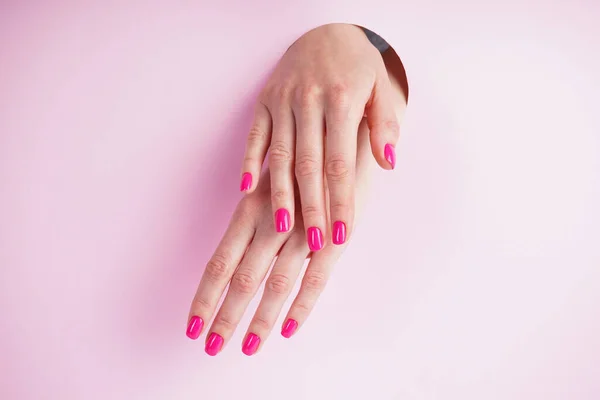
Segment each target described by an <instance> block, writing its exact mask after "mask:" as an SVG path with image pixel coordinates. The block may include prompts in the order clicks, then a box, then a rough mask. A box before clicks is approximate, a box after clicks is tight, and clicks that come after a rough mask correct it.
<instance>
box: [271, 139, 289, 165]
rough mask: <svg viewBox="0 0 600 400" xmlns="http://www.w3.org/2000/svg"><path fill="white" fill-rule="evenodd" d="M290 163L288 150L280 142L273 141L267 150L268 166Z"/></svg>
mask: <svg viewBox="0 0 600 400" xmlns="http://www.w3.org/2000/svg"><path fill="white" fill-rule="evenodd" d="M291 161H292V152H291V150H290V148H289V147H288V146H287V145H286V144H285V143H283V142H281V141H275V142H273V143H272V144H271V147H270V148H269V163H270V164H289V163H290V162H291Z"/></svg>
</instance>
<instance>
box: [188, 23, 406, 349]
mask: <svg viewBox="0 0 600 400" xmlns="http://www.w3.org/2000/svg"><path fill="white" fill-rule="evenodd" d="M404 105H405V99H404V95H403V93H402V91H401V90H400V87H399V84H398V81H397V80H396V79H395V78H394V77H393V76H388V72H387V70H386V65H385V63H384V59H383V58H382V56H381V54H380V53H379V52H378V50H377V49H376V48H375V47H374V46H373V45H372V44H371V43H370V42H369V41H368V39H367V38H366V36H365V34H364V33H363V32H362V30H361V29H360V28H358V27H356V26H353V25H346V24H332V25H326V26H323V27H320V28H317V29H315V30H313V31H310V32H308V33H307V34H305V35H304V36H302V37H301V38H300V39H299V40H298V41H297V42H296V43H294V44H293V45H292V46H291V47H290V49H288V51H287V52H286V54H285V55H284V57H283V58H282V60H281V61H280V63H279V65H278V66H277V68H276V70H275V72H274V73H273V75H272V76H271V78H270V80H269V82H268V83H267V85H266V87H265V88H264V90H263V91H262V93H261V95H260V96H259V99H258V102H257V105H256V111H255V117H254V122H253V125H252V128H251V130H250V133H249V136H248V142H247V147H246V154H245V157H244V163H243V170H242V182H241V187H240V189H241V190H242V191H244V192H246V196H245V197H244V198H243V199H242V200H241V201H240V203H239V205H238V207H237V209H236V211H235V213H234V215H233V217H232V220H231V223H230V225H229V227H228V229H227V231H226V233H225V235H224V237H223V239H222V240H221V242H220V244H219V246H218V248H217V250H216V251H215V253H214V254H213V256H212V257H211V259H210V261H209V262H208V264H207V266H206V269H205V272H204V274H203V276H202V279H201V282H200V284H199V286H198V290H197V292H196V295H195V297H194V300H193V302H192V306H191V310H190V314H189V318H188V328H187V335H188V337H190V338H191V339H197V338H198V337H199V336H200V334H201V333H202V331H203V327H204V324H205V321H209V320H210V319H211V318H212V316H213V315H214V313H215V311H216V308H217V305H218V303H219V300H220V299H221V297H222V295H223V293H224V291H225V289H226V287H227V285H229V290H228V292H227V295H226V297H225V299H224V301H223V303H222V305H221V307H220V309H219V310H218V312H217V314H216V316H215V318H214V321H213V324H212V326H211V328H210V329H209V330H208V332H209V334H208V335H207V340H206V347H205V350H206V352H207V353H208V354H209V355H213V356H214V355H216V354H218V353H219V352H220V351H221V349H222V348H223V345H224V344H225V343H226V342H227V341H228V340H229V339H230V337H231V336H232V334H233V332H234V330H235V328H236V327H237V325H238V323H239V321H240V320H241V318H242V315H243V313H244V311H245V310H246V308H247V306H248V304H249V303H250V301H251V299H252V298H253V296H254V295H255V293H256V291H257V290H258V288H259V286H260V284H261V282H262V281H263V280H264V278H265V277H266V275H267V273H268V271H269V269H270V267H271V265H272V264H273V260H274V259H275V258H277V259H276V261H275V264H274V265H273V268H272V270H271V272H270V274H269V277H268V278H267V280H266V283H265V291H264V294H263V297H262V300H261V302H260V305H259V307H258V309H257V311H256V313H255V315H254V318H253V319H252V322H251V323H250V326H249V328H248V332H247V334H246V335H245V339H244V343H243V345H242V351H243V352H244V354H247V355H252V354H254V353H255V352H256V351H257V350H258V348H259V346H260V345H261V343H264V341H265V340H266V339H267V337H268V335H269V333H270V332H271V330H272V328H273V326H274V324H275V322H276V320H277V317H278V315H279V314H280V312H281V309H282V307H283V304H284V302H285V300H286V299H287V297H288V296H289V294H290V292H291V290H292V287H293V283H294V282H295V281H296V279H297V278H298V276H299V274H300V272H301V270H302V267H303V265H304V262H305V260H306V258H307V257H310V262H309V264H308V267H307V269H306V273H305V275H304V277H303V280H302V285H301V288H300V291H299V292H298V294H297V296H296V298H295V300H294V302H293V304H292V306H291V308H290V310H289V311H288V314H287V317H286V319H285V322H284V324H283V327H282V330H281V334H282V335H283V336H284V337H287V338H289V337H291V336H292V335H293V334H294V333H295V332H296V330H297V329H298V328H299V327H300V326H301V325H302V323H303V322H304V321H305V320H306V319H307V317H308V314H309V313H310V311H311V310H312V308H313V307H314V305H315V303H316V301H317V298H318V296H319V294H320V293H321V292H322V290H323V288H324V286H325V283H326V281H327V279H328V277H329V274H330V271H331V268H332V266H333V264H334V263H335V261H336V260H337V259H338V258H339V256H340V255H341V253H342V251H343V248H344V247H345V245H346V243H347V241H348V238H349V235H350V233H351V231H352V227H353V226H354V219H355V208H356V207H355V205H356V204H357V201H358V200H360V197H361V196H362V195H363V194H364V193H365V185H366V183H367V177H368V170H369V164H370V163H371V160H372V158H371V156H370V153H371V151H372V153H373V155H374V158H375V160H377V162H378V164H379V165H380V166H381V167H382V168H384V169H393V168H394V166H395V157H396V156H395V150H394V146H395V144H396V141H397V139H398V134H399V122H398V121H399V117H400V115H401V114H402V112H403V109H404ZM267 154H268V170H267V171H266V172H265V173H264V174H263V175H262V176H261V175H260V171H261V168H262V164H263V162H264V161H265V157H266V156H267ZM356 194H358V197H359V199H357V198H356V196H355V195H356ZM324 233H326V235H324ZM327 238H331V241H330V242H329V240H327ZM328 242H329V243H328Z"/></svg>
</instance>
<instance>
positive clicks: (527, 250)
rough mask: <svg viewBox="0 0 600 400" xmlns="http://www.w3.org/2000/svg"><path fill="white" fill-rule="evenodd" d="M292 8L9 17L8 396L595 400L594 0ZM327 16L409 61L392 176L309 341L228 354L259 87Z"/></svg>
mask: <svg viewBox="0 0 600 400" xmlns="http://www.w3.org/2000/svg"><path fill="white" fill-rule="evenodd" d="M294 3H302V4H293V3H292V2H285V1H284V2H275V1H274V0H273V1H271V2H270V1H267V0H261V1H253V2H250V1H248V2H243V1H241V0H240V1H233V0H230V1H224V2H211V3H207V2H173V1H162V2H161V1H152V2H133V1H131V2H116V1H109V2H96V3H88V4H85V5H83V3H80V5H77V6H75V5H73V4H67V3H59V2H37V3H36V2H8V1H4V2H0V399H3V400H4V399H7V400H8V399H10V400H12V399H18V400H21V399H23V400H25V399H27V400H28V399H36V400H38V399H61V400H73V399H85V400H88V399H90V400H95V399H117V400H120V399H149V400H152V399H173V400H175V399H230V398H231V399H233V398H245V399H282V398H285V399H407V400H417V399H418V400H429V399H451V400H454V399H456V400H458V399H461V400H464V399H477V400H480V399H486V400H494V399H517V400H520V399H523V400H524V399H528V400H529V399H544V400H552V399H582V400H583V399H585V400H587V399H590V400H591V399H598V398H600V207H599V204H600V118H599V110H598V109H599V105H600V104H599V101H598V93H599V89H600V74H599V73H598V71H600V56H599V53H600V29H599V28H598V27H597V22H598V20H600V3H598V2H597V1H593V0H588V1H584V0H579V1H567V0H564V1H543V2H542V1H539V2H536V1H525V2H523V1H520V2H516V1H515V2H510V1H509V2H506V1H505V2H485V1H484V2H481V1H479V2H475V1H473V2H468V1H455V2H442V1H441V0H440V1H437V2H436V1H433V0H428V1H419V2H417V1H413V2H408V1H394V2H388V1H384V0H379V1H378V0H375V1H365V2H364V4H356V3H352V4H354V5H351V4H350V2H346V1H342V0H319V1H316V0H310V1H302V2H294ZM274 15H278V16H277V17H276V16H274ZM333 21H343V22H353V23H358V24H363V25H365V26H368V27H370V28H371V29H373V30H375V31H377V32H379V33H381V34H382V35H383V36H384V37H385V38H387V39H388V40H389V41H390V42H392V44H393V45H394V46H395V48H396V49H397V51H398V53H399V54H400V56H401V57H402V59H403V61H404V62H405V65H406V68H407V72H408V77H409V83H410V89H411V98H410V104H409V108H408V111H407V114H406V118H405V121H404V124H403V127H402V132H403V133H402V139H401V142H400V145H399V146H398V166H397V171H396V172H395V173H394V174H393V175H390V174H386V173H384V172H382V171H377V172H376V173H375V174H374V178H373V180H374V185H373V194H372V196H371V197H372V198H371V201H370V203H369V204H368V206H367V209H366V210H365V212H364V214H363V217H362V220H361V221H360V223H359V226H358V228H357V232H356V233H355V235H354V237H353V243H352V245H351V246H350V248H349V249H348V251H347V252H346V254H345V255H344V257H343V259H342V260H341V261H340V262H339V264H338V265H337V268H336V272H335V273H334V276H333V278H332V281H331V282H330V284H329V286H328V288H327V290H326V292H325V294H324V295H323V296H322V299H321V301H320V302H319V305H318V307H317V309H316V310H315V312H314V313H313V315H312V317H311V318H310V320H309V321H308V322H307V324H306V325H305V326H304V327H303V329H302V331H301V333H300V334H298V335H297V336H296V337H294V338H293V339H291V340H289V341H287V340H285V339H283V338H281V337H279V335H272V337H271V339H270V340H269V341H268V342H267V343H266V345H265V346H264V347H263V349H262V351H261V352H260V354H258V355H257V356H255V357H252V358H248V357H246V356H244V355H243V354H242V353H241V351H240V346H241V339H242V337H241V335H242V334H243V332H244V329H240V330H239V331H238V332H237V333H236V335H235V336H234V338H233V339H232V341H231V343H229V345H228V347H227V348H226V349H225V350H224V351H223V353H222V354H220V355H219V356H218V357H215V358H209V357H208V356H206V355H205V354H204V351H203V345H202V341H199V342H192V341H190V340H189V339H187V338H186V337H185V334H184V333H185V322H186V317H187V312H188V306H189V302H190V300H191V297H192V295H193V292H194V290H195V287H196V285H197V282H198V280H199V278H200V275H201V273H202V266H203V265H204V263H205V262H206V260H207V259H208V257H209V256H210V254H211V252H212V251H213V249H214V247H215V245H216V243H217V241H218V240H219V238H220V235H221V234H222V232H223V231H224V229H225V226H226V224H227V221H228V218H229V216H230V213H231V211H232V210H233V208H234V206H235V204H236V202H237V201H238V199H239V198H240V194H239V192H238V191H237V189H238V184H239V183H238V177H239V175H238V174H239V167H240V160H241V155H242V152H243V146H244V137H245V134H246V132H245V131H246V130H247V128H248V126H249V122H250V117H251V110H252V101H253V98H254V96H256V93H257V91H258V90H259V89H260V87H261V85H262V83H263V82H264V79H265V77H266V76H267V75H268V73H269V71H270V70H271V69H272V67H273V66H274V65H275V63H276V62H277V59H278V58H279V57H280V56H281V54H282V53H283V52H284V51H285V49H286V48H287V46H289V45H290V44H291V43H292V42H293V40H295V39H296V38H297V37H298V36H299V35H301V34H302V33H304V32H305V31H307V30H308V29H310V28H313V27H315V26H318V25H320V24H323V23H327V22H333ZM255 305H256V304H253V306H252V309H253V308H254V307H255ZM249 316H250V313H249V314H248V315H247V317H249ZM247 323H248V318H246V319H245V320H244V325H245V324H247Z"/></svg>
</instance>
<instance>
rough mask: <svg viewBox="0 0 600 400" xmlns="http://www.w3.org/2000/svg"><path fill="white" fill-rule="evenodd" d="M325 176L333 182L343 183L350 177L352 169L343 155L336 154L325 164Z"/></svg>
mask: <svg viewBox="0 0 600 400" xmlns="http://www.w3.org/2000/svg"><path fill="white" fill-rule="evenodd" d="M325 174H326V175H327V179H329V180H330V181H332V182H339V181H342V180H344V179H346V178H348V177H349V176H350V168H349V166H348V162H347V161H346V159H345V157H344V156H343V155H341V154H336V155H333V156H331V157H329V159H328V160H327V162H326V164H325Z"/></svg>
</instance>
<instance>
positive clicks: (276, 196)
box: [271, 190, 289, 204]
mask: <svg viewBox="0 0 600 400" xmlns="http://www.w3.org/2000/svg"><path fill="white" fill-rule="evenodd" d="M288 197H289V196H288V194H287V192H286V191H285V190H273V191H272V192H271V202H272V203H273V204H284V203H285V202H286V201H287V199H288Z"/></svg>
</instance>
